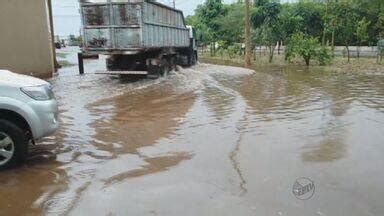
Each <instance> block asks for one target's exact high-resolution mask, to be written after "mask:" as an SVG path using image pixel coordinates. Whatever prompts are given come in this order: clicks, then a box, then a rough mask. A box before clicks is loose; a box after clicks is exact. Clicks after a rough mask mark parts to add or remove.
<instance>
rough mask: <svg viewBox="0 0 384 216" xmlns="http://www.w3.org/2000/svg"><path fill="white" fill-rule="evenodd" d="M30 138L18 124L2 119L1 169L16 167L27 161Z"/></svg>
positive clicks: (0, 142)
mask: <svg viewBox="0 0 384 216" xmlns="http://www.w3.org/2000/svg"><path fill="white" fill-rule="evenodd" d="M27 155H28V139H27V136H26V134H25V133H24V131H23V130H22V129H21V128H20V127H18V126H17V125H16V124H14V123H12V122H10V121H7V120H2V119H0V170H4V169H7V168H11V167H14V166H16V165H18V164H20V163H22V162H24V161H25V159H26V158H27Z"/></svg>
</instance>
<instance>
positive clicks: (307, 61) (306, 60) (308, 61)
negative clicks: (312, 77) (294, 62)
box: [304, 57, 311, 66]
mask: <svg viewBox="0 0 384 216" xmlns="http://www.w3.org/2000/svg"><path fill="white" fill-rule="evenodd" d="M304 60H305V65H307V66H309V63H310V61H311V58H308V57H307V58H304Z"/></svg>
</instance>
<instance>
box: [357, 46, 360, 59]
mask: <svg viewBox="0 0 384 216" xmlns="http://www.w3.org/2000/svg"><path fill="white" fill-rule="evenodd" d="M357 59H360V45H359V46H357Z"/></svg>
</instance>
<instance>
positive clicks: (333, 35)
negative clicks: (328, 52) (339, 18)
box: [331, 28, 335, 56]
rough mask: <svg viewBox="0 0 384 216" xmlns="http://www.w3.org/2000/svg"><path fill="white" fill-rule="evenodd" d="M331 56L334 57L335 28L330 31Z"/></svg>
mask: <svg viewBox="0 0 384 216" xmlns="http://www.w3.org/2000/svg"><path fill="white" fill-rule="evenodd" d="M331 43H332V56H335V28H333V30H332V42H331Z"/></svg>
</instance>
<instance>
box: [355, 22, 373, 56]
mask: <svg viewBox="0 0 384 216" xmlns="http://www.w3.org/2000/svg"><path fill="white" fill-rule="evenodd" d="M369 24H370V22H369V21H367V20H366V19H365V17H364V18H363V19H361V20H359V21H358V22H357V24H356V32H355V35H356V39H357V58H360V46H361V45H362V44H363V43H364V42H367V40H368V38H369V35H368V26H369Z"/></svg>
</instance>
